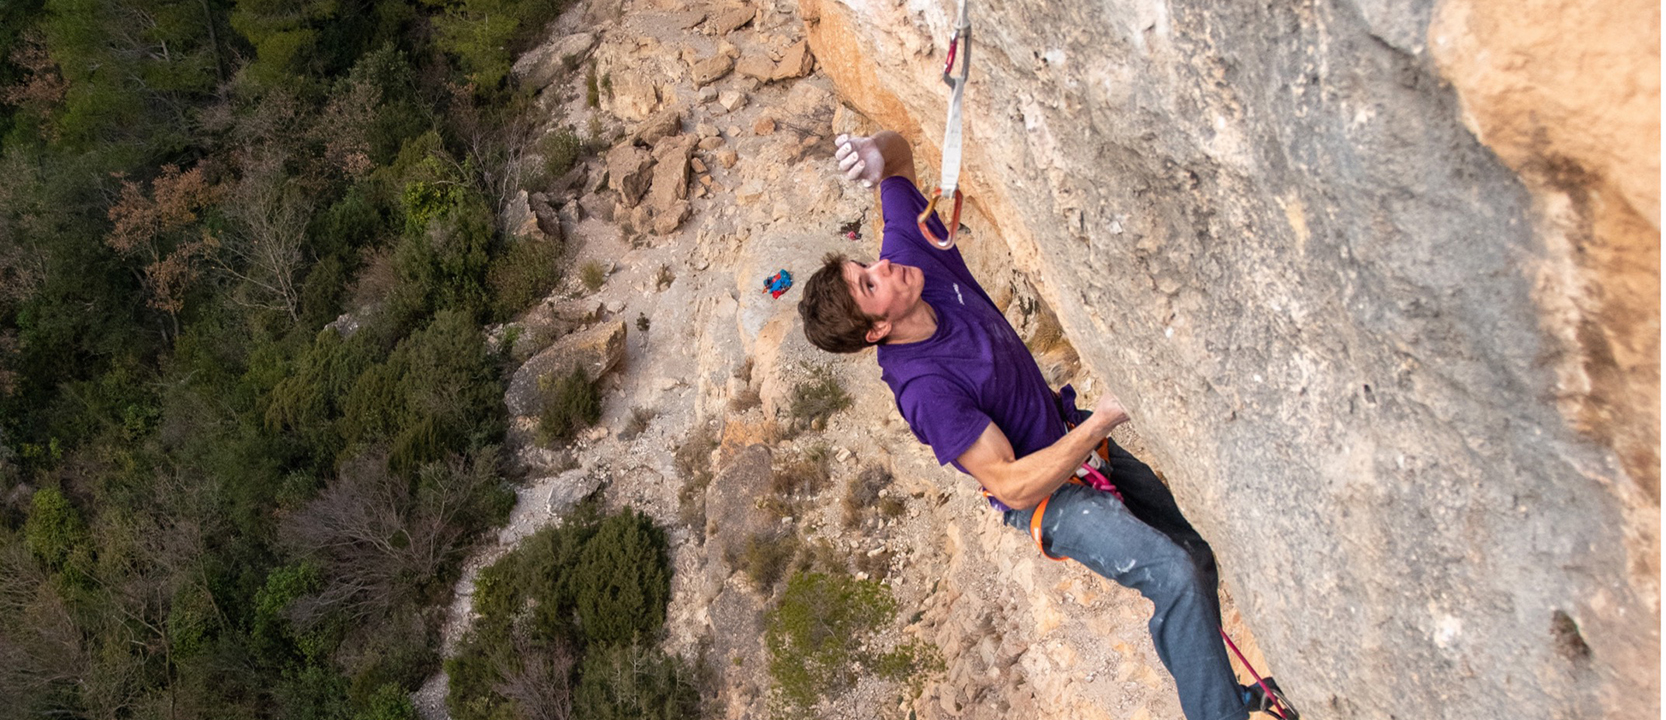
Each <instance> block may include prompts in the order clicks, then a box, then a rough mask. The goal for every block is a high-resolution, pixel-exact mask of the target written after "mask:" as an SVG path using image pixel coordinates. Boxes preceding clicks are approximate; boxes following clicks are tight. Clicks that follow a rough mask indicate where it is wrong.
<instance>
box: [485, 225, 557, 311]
mask: <svg viewBox="0 0 1666 720" xmlns="http://www.w3.org/2000/svg"><path fill="white" fill-rule="evenodd" d="M560 259H561V246H560V245H559V244H557V243H554V242H550V241H547V240H524V239H523V240H519V241H517V242H515V243H513V244H511V245H510V246H509V249H508V251H507V252H504V253H502V254H500V255H498V256H497V257H495V258H492V262H491V266H490V267H488V268H487V270H486V287H487V288H489V289H490V290H491V296H492V307H491V309H492V317H493V318H496V319H497V320H508V319H509V318H511V317H514V316H515V315H516V314H517V313H520V312H521V311H522V310H525V309H527V308H529V307H532V305H533V304H534V303H537V302H538V301H539V300H541V299H543V297H544V296H545V295H548V294H549V292H550V290H552V289H554V288H555V286H556V284H557V283H559V282H561V267H560V264H559V262H560Z"/></svg>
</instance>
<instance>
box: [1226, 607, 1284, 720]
mask: <svg viewBox="0 0 1666 720" xmlns="http://www.w3.org/2000/svg"><path fill="white" fill-rule="evenodd" d="M1219 630H1220V632H1221V639H1222V640H1225V641H1226V646H1227V647H1229V648H1232V654H1233V655H1237V656H1238V662H1241V663H1243V664H1244V669H1245V670H1248V671H1249V674H1250V677H1253V678H1255V684H1256V685H1258V686H1260V688H1261V692H1262V693H1263V695H1264V696H1265V697H1266V698H1267V699H1268V700H1269V701H1271V702H1272V705H1271V706H1269V707H1268V708H1267V713H1268V714H1270V715H1272V716H1273V717H1276V718H1279V720H1299V719H1300V717H1301V715H1299V714H1297V713H1296V709H1295V708H1293V707H1290V703H1289V702H1288V701H1286V700H1285V699H1284V693H1282V692H1279V691H1278V689H1277V686H1271V687H1269V686H1268V685H1267V680H1266V679H1264V678H1262V677H1261V673H1258V672H1256V671H1255V666H1254V665H1251V664H1250V662H1249V658H1246V657H1244V653H1243V652H1241V651H1239V650H1238V646H1237V645H1235V644H1233V642H1232V638H1231V637H1228V636H1227V634H1226V629H1225V628H1219Z"/></svg>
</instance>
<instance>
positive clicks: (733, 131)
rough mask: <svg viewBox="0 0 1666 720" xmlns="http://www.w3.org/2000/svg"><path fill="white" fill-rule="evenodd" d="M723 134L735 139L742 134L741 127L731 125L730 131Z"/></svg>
mask: <svg viewBox="0 0 1666 720" xmlns="http://www.w3.org/2000/svg"><path fill="white" fill-rule="evenodd" d="M723 134H725V135H728V136H729V137H735V136H737V135H739V134H740V126H739V125H730V126H729V129H728V130H726V131H724V133H723Z"/></svg>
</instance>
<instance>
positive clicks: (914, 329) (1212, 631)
mask: <svg viewBox="0 0 1666 720" xmlns="http://www.w3.org/2000/svg"><path fill="white" fill-rule="evenodd" d="M835 143H836V145H837V148H836V150H835V157H836V158H837V160H838V161H839V168H840V170H841V171H842V172H843V173H844V174H845V177H846V178H847V179H849V180H852V181H859V182H861V183H862V184H863V185H865V186H870V187H871V186H875V185H877V186H878V195H879V205H880V214H881V216H882V218H883V223H884V227H883V233H882V240H881V247H880V253H879V259H878V260H877V261H875V262H859V261H856V260H852V259H849V258H846V257H844V256H843V255H828V256H827V258H825V259H824V261H823V265H822V267H821V269H820V270H818V271H817V272H816V273H815V274H814V275H812V276H811V277H810V279H809V281H808V282H806V283H805V284H804V297H803V299H802V300H801V301H800V302H799V304H798V312H799V315H800V317H801V318H802V319H803V321H804V334H805V336H806V337H807V338H808V339H809V341H810V342H811V343H812V344H814V345H815V346H817V347H819V348H821V349H823V350H826V351H829V352H835V353H853V352H858V351H861V350H863V349H865V348H868V347H870V346H877V350H876V359H877V360H878V361H879V367H880V370H881V377H882V378H883V379H884V381H885V383H886V384H887V385H889V386H890V388H891V392H892V393H893V394H894V395H895V397H896V403H897V409H898V410H899V411H900V412H901V414H902V417H903V419H905V420H907V421H908V425H909V427H910V428H912V429H913V431H914V435H915V437H917V438H919V440H920V441H921V442H923V443H925V444H926V445H929V446H930V447H931V449H932V452H933V453H934V454H936V456H937V460H938V462H940V463H944V464H951V463H952V464H953V465H954V466H955V467H956V468H957V469H959V470H961V471H962V472H965V473H967V474H969V475H971V476H972V477H973V478H975V479H977V481H978V482H979V483H981V484H982V485H983V489H984V491H985V494H986V495H989V496H990V503H991V505H993V506H994V507H995V508H996V509H997V510H999V511H1002V512H1003V517H1004V520H1005V522H1006V523H1007V524H1008V525H1011V526H1013V527H1015V528H1018V529H1020V530H1028V529H1030V528H1031V527H1032V525H1031V518H1032V515H1033V514H1034V513H1035V509H1036V507H1037V505H1040V504H1043V500H1044V499H1045V500H1046V501H1047V502H1046V503H1045V505H1044V511H1043V514H1042V515H1043V516H1042V519H1041V522H1040V523H1039V524H1037V525H1036V526H1034V527H1036V528H1038V529H1039V532H1038V534H1037V536H1036V541H1037V543H1038V544H1039V545H1040V546H1041V549H1042V551H1043V552H1045V553H1047V554H1048V555H1050V556H1068V557H1070V558H1072V559H1075V560H1076V561H1078V562H1080V563H1082V564H1083V565H1086V566H1087V567H1088V568H1089V569H1091V570H1093V571H1094V572H1096V573H1098V574H1100V575H1102V576H1104V577H1107V578H1110V579H1111V580H1114V581H1116V582H1117V583H1119V584H1121V585H1123V586H1126V587H1130V588H1133V589H1135V590H1138V591H1139V592H1140V593H1141V594H1142V595H1144V596H1145V597H1146V598H1147V599H1149V600H1150V601H1151V602H1152V603H1153V604H1154V605H1155V609H1154V611H1153V614H1152V616H1151V622H1150V629H1151V637H1152V640H1153V642H1154V643H1155V645H1156V648H1157V656H1158V657H1159V658H1160V659H1161V660H1162V662H1163V665H1164V667H1166V668H1168V671H1169V673H1170V674H1171V675H1173V677H1174V682H1175V685H1176V687H1177V688H1178V690H1179V694H1180V706H1181V709H1182V710H1183V711H1184V713H1185V715H1186V717H1187V718H1188V720H1236V719H1239V718H1247V717H1248V713H1249V711H1252V710H1267V709H1269V708H1271V707H1273V703H1272V702H1271V700H1270V699H1269V698H1268V697H1267V695H1268V692H1267V690H1266V689H1263V688H1261V687H1260V686H1258V685H1257V686H1251V687H1244V686H1240V685H1239V684H1238V682H1237V679H1236V678H1235V677H1234V676H1233V673H1232V667H1231V665H1230V660H1229V659H1228V657H1227V653H1226V649H1225V648H1224V647H1223V645H1222V643H1221V636H1220V635H1219V630H1218V628H1219V627H1220V598H1219V596H1218V594H1217V585H1218V579H1217V575H1216V569H1215V557H1214V553H1213V552H1212V551H1211V550H1210V549H1209V544H1208V543H1206V542H1204V540H1203V538H1202V537H1201V536H1199V535H1198V533H1197V531H1195V530H1193V529H1192V527H1191V524H1190V523H1188V522H1187V521H1186V518H1185V517H1184V516H1183V515H1182V514H1181V512H1180V508H1179V507H1178V506H1177V505H1176V504H1175V501H1174V496H1173V495H1172V494H1171V493H1170V492H1169V491H1168V488H1167V487H1165V486H1164V485H1163V483H1162V481H1160V480H1158V479H1157V476H1156V475H1155V474H1154V473H1153V472H1152V471H1151V468H1150V467H1147V466H1146V464H1145V463H1143V462H1141V461H1139V460H1138V459H1136V458H1134V457H1133V456H1132V455H1130V454H1128V452H1127V451H1125V450H1123V449H1122V448H1121V447H1118V446H1117V445H1116V443H1115V442H1114V441H1109V435H1110V432H1111V429H1112V428H1115V427H1117V426H1118V425H1121V424H1122V423H1125V422H1128V421H1129V417H1128V412H1127V410H1125V409H1124V408H1123V406H1122V404H1121V402H1119V401H1118V400H1117V398H1116V396H1115V395H1113V394H1111V393H1110V392H1108V391H1107V392H1105V393H1103V394H1102V395H1101V396H1100V398H1099V401H1098V402H1097V403H1095V404H1094V406H1093V411H1092V414H1091V415H1088V414H1086V413H1080V414H1078V416H1077V418H1073V419H1080V422H1079V423H1078V424H1076V425H1075V427H1074V429H1067V427H1066V417H1065V413H1066V412H1070V413H1074V412H1075V408H1074V402H1073V400H1070V399H1065V400H1064V401H1063V404H1061V399H1060V397H1059V396H1057V395H1055V394H1054V392H1053V391H1052V389H1051V388H1049V387H1048V386H1047V381H1046V380H1045V379H1044V378H1043V377H1042V374H1041V369H1040V368H1039V367H1038V366H1037V365H1036V362H1035V359H1034V358H1033V357H1032V356H1031V355H1030V352H1029V349H1028V348H1026V347H1025V346H1024V343H1023V341H1022V340H1021V339H1020V338H1019V337H1018V333H1017V332H1016V331H1015V330H1013V328H1012V325H1011V324H1010V323H1008V322H1007V320H1006V318H1005V316H1004V315H1003V314H1002V313H1001V311H1000V310H999V309H997V308H996V307H995V304H994V302H993V301H992V300H990V298H989V295H988V294H987V293H985V292H984V290H983V288H982V287H981V286H980V285H979V284H978V282H977V280H976V279H974V278H973V277H972V274H971V272H970V271H969V270H968V269H967V266H966V263H965V261H964V260H963V259H962V258H961V254H960V250H959V248H951V249H949V250H939V249H937V248H934V247H932V246H931V245H929V244H928V243H927V240H926V239H925V237H924V236H923V234H922V233H921V232H920V230H919V226H918V224H917V223H916V219H915V218H916V215H917V214H918V213H920V212H921V211H922V210H924V209H925V207H926V204H927V201H926V198H925V197H924V196H923V195H921V193H920V191H919V190H918V189H917V188H916V184H915V176H914V156H913V150H912V149H911V148H910V147H909V145H908V142H907V141H906V140H904V139H903V138H902V136H900V135H898V134H897V133H895V132H890V131H885V132H880V133H877V134H875V135H873V136H871V137H851V136H846V135H841V136H839V137H838V138H837V139H836V140H835ZM928 223H930V225H929V228H930V229H931V231H932V232H933V233H935V234H936V235H937V237H944V233H945V229H944V228H943V227H942V226H941V222H940V220H939V219H938V218H937V217H936V216H935V215H932V216H931V217H930V219H929V220H928ZM1064 405H1068V406H1069V407H1068V408H1066V407H1064ZM1082 415H1086V417H1085V418H1082V417H1080V416H1082ZM1100 447H1105V449H1106V451H1107V455H1108V461H1101V460H1098V459H1094V460H1093V461H1091V462H1093V463H1094V464H1095V465H1097V466H1098V467H1099V468H1100V469H1102V470H1103V475H1104V476H1108V478H1109V480H1110V482H1111V483H1113V484H1114V485H1115V490H1111V491H1102V490H1098V489H1094V487H1092V486H1090V485H1083V484H1075V483H1072V482H1070V481H1071V479H1072V478H1073V477H1075V476H1076V473H1077V469H1078V467H1079V466H1082V465H1083V463H1084V461H1088V459H1089V458H1090V456H1092V455H1093V454H1094V452H1095V450H1096V448H1100ZM1118 494H1120V498H1119V497H1118ZM1268 689H1270V690H1271V691H1272V692H1273V693H1274V694H1275V696H1276V694H1277V692H1278V690H1277V686H1276V685H1271V684H1269V686H1268ZM1280 699H1281V700H1282V698H1280ZM1286 707H1288V706H1287V705H1286Z"/></svg>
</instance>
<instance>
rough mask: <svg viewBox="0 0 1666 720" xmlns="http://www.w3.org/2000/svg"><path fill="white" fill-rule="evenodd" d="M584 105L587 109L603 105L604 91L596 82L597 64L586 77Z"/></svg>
mask: <svg viewBox="0 0 1666 720" xmlns="http://www.w3.org/2000/svg"><path fill="white" fill-rule="evenodd" d="M584 104H585V106H587V107H601V104H602V89H601V86H600V85H599V84H598V83H597V82H596V66H595V64H591V65H590V71H589V72H587V73H585V75H584ZM591 134H592V135H594V134H595V133H591Z"/></svg>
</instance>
